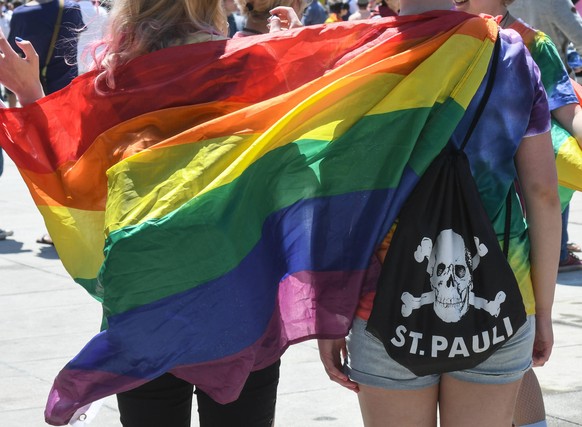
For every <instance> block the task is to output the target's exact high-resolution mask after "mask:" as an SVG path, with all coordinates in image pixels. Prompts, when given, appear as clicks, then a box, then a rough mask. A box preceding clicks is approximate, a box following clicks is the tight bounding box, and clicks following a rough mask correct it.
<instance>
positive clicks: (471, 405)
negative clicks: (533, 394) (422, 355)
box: [439, 375, 521, 427]
mask: <svg viewBox="0 0 582 427" xmlns="http://www.w3.org/2000/svg"><path fill="white" fill-rule="evenodd" d="M520 383H521V380H519V381H515V382H512V383H509V384H503V385H498V384H478V383H471V382H465V381H459V380H456V379H454V378H453V377H451V376H449V375H443V376H442V378H441V383H440V395H439V404H440V406H439V408H440V421H441V426H442V427H457V426H458V427H461V426H463V427H464V426H471V427H490V426H496V427H504V426H505V427H510V426H511V422H512V419H513V409H514V407H515V400H516V398H517V392H518V390H519V385H520Z"/></svg>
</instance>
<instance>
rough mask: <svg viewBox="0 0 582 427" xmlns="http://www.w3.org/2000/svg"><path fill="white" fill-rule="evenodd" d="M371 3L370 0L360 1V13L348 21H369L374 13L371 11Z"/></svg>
mask: <svg viewBox="0 0 582 427" xmlns="http://www.w3.org/2000/svg"><path fill="white" fill-rule="evenodd" d="M369 5H370V2H369V1H368V0H358V11H357V12H356V13H353V14H351V15H350V16H349V18H348V21H359V20H361V19H369V18H370V17H371V16H372V12H370V9H369Z"/></svg>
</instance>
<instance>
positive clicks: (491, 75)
mask: <svg viewBox="0 0 582 427" xmlns="http://www.w3.org/2000/svg"><path fill="white" fill-rule="evenodd" d="M500 46H501V36H500V34H499V33H498V34H497V40H496V41H495V47H494V48H493V55H492V58H491V69H490V70H489V78H488V79H487V85H486V86H485V92H484V93H483V96H482V97H481V101H480V102H479V105H478V106H477V111H475V116H474V117H473V121H472V122H471V125H470V126H469V130H468V131H467V134H466V135H465V139H464V140H463V143H462V144H461V147H460V150H463V149H464V148H465V146H466V145H467V142H469V138H471V135H472V134H473V129H475V126H477V122H478V121H479V119H480V118H481V114H482V113H483V110H484V109H485V105H486V104H487V101H488V100H489V95H491V90H492V89H493V82H494V81H495V75H496V74H497V63H498V62H499V52H500V50H501V48H500Z"/></svg>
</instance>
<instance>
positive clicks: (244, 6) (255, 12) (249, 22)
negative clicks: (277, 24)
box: [233, 0, 307, 38]
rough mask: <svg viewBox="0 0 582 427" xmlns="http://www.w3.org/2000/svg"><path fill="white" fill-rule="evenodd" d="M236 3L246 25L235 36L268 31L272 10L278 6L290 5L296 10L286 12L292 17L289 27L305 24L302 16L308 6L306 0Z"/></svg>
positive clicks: (244, 1)
mask: <svg viewBox="0 0 582 427" xmlns="http://www.w3.org/2000/svg"><path fill="white" fill-rule="evenodd" d="M236 3H237V5H238V8H239V10H240V11H241V14H242V15H243V17H244V19H245V26H244V27H243V29H242V30H241V31H239V32H237V33H236V34H235V35H234V36H233V37H234V38H238V37H247V36H252V35H257V34H266V33H268V32H269V31H270V30H269V26H270V24H269V22H270V19H271V16H272V14H271V10H272V9H275V8H278V7H283V8H285V7H289V8H291V9H292V10H293V12H294V13H292V14H285V16H286V17H289V18H291V19H292V22H291V23H286V28H287V29H288V28H297V27H301V26H303V24H302V23H301V17H302V15H303V10H304V9H305V7H306V6H307V4H306V3H305V1H304V0H248V1H246V0H236Z"/></svg>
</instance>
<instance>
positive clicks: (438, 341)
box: [366, 37, 526, 376]
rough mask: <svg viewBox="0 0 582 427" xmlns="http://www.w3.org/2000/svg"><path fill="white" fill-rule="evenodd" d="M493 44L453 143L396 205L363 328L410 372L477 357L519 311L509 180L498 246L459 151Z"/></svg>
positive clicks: (520, 318)
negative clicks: (511, 263) (464, 122)
mask: <svg viewBox="0 0 582 427" xmlns="http://www.w3.org/2000/svg"><path fill="white" fill-rule="evenodd" d="M499 46H500V41H499V37H498V39H497V41H496V43H495V48H494V51H493V59H492V63H491V70H490V73H489V79H488V81H487V85H486V88H485V93H484V95H483V97H482V99H481V101H480V103H479V105H478V107H477V112H476V113H475V117H474V118H473V122H472V123H471V126H470V127H469V131H468V132H467V135H466V136H465V139H464V141H463V143H462V145H461V147H460V149H458V150H457V149H455V148H454V147H452V144H451V143H450V142H449V144H448V145H447V147H445V148H444V149H443V151H442V152H441V153H440V154H439V155H438V156H437V157H436V159H435V160H434V161H433V163H431V165H430V166H429V167H428V169H427V170H426V172H425V173H424V175H423V176H422V177H421V179H420V180H419V182H418V184H417V185H416V187H415V188H414V190H413V191H412V193H411V195H410V197H409V198H408V199H407V201H406V202H405V204H404V205H403V207H402V210H401V211H400V214H399V220H398V226H397V227H396V231H395V233H394V236H393V238H392V240H391V243H390V247H389V249H388V253H387V255H386V258H385V260H384V263H383V266H382V272H381V275H380V278H379V281H378V288H377V293H376V298H375V299H374V305H373V308H372V313H371V315H370V318H369V320H368V324H367V328H366V329H367V330H368V331H369V332H370V333H372V334H373V335H374V336H376V337H377V338H378V339H379V340H380V341H381V342H382V343H383V344H384V346H385V348H386V351H387V352H388V354H389V355H390V357H392V358H393V359H394V360H396V361H397V362H398V363H400V364H401V365H403V366H405V367H406V368H408V369H409V370H410V371H412V372H413V373H414V374H415V375H417V376H423V375H429V374H439V373H444V372H451V371H457V370H463V369H468V368H471V367H474V366H476V365H478V364H479V363H481V362H483V361H484V360H486V359H487V358H488V357H489V356H490V355H491V354H492V353H494V352H495V351H496V350H497V349H498V348H499V347H500V346H502V345H503V344H504V343H506V342H507V341H508V340H509V338H511V336H512V335H513V334H515V333H516V332H517V330H518V329H519V328H520V327H521V326H522V325H523V324H524V323H525V320H526V314H525V308H524V305H523V300H522V296H521V293H520V291H519V286H518V284H517V280H516V279H515V275H514V274H513V271H512V269H511V267H510V266H509V263H508V262H507V254H508V251H509V229H510V219H511V192H512V188H510V191H509V193H508V197H507V202H506V204H507V208H506V218H505V232H504V238H503V251H502V250H501V247H500V245H499V242H498V240H497V235H496V233H495V231H494V229H493V226H492V225H491V221H490V220H489V217H488V216H487V214H486V212H485V209H484V207H483V205H482V202H481V199H480V196H479V191H478V189H477V186H476V184H475V181H474V179H473V176H472V174H471V169H470V166H469V161H468V159H467V156H466V154H465V152H464V151H463V149H464V148H465V146H466V144H467V142H468V140H469V138H470V136H471V133H472V130H473V129H474V128H475V126H476V124H477V122H478V120H479V118H480V116H481V113H482V112H483V109H484V108H485V104H486V103H487V100H488V98H489V95H490V93H491V90H492V87H493V82H494V79H495V74H496V70H497V62H498V57H499V50H500V47H499Z"/></svg>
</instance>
